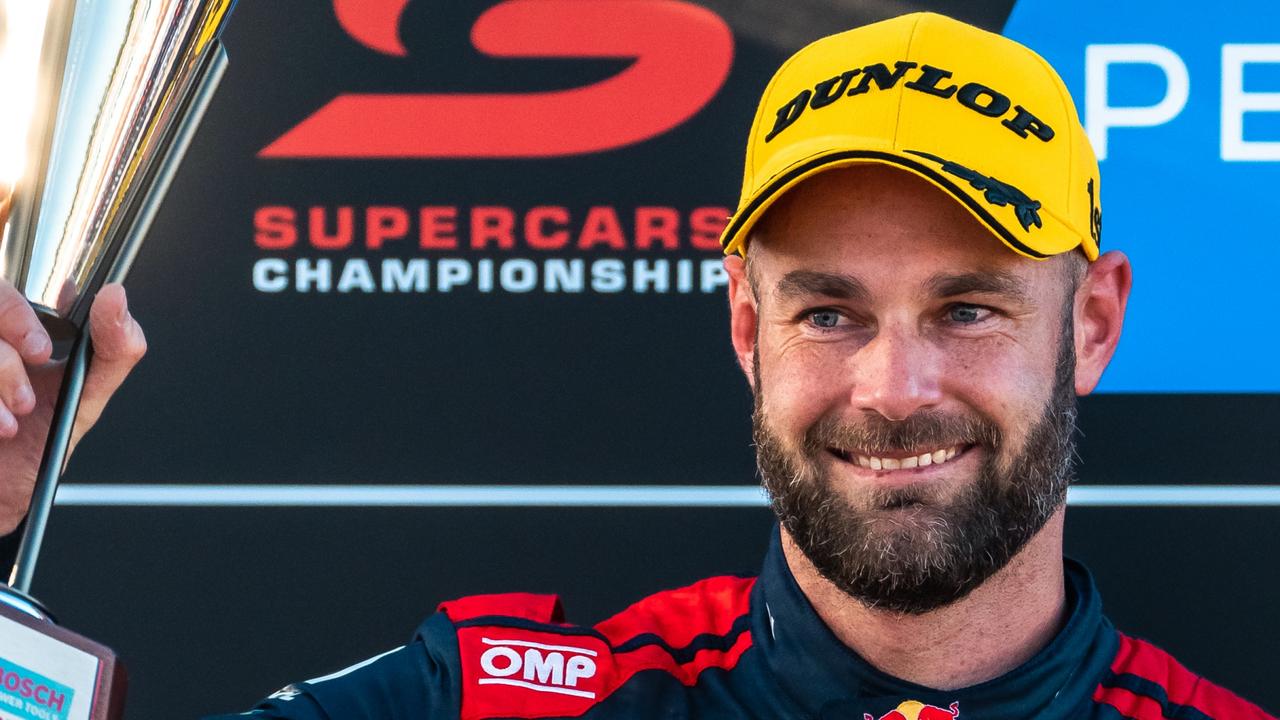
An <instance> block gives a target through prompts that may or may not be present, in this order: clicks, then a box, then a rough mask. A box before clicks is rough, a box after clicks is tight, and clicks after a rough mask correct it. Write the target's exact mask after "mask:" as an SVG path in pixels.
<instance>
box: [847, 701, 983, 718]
mask: <svg viewBox="0 0 1280 720" xmlns="http://www.w3.org/2000/svg"><path fill="white" fill-rule="evenodd" d="M958 717H960V703H958V702H953V703H951V707H950V708H949V709H944V708H940V707H938V706H936V705H925V704H924V703H922V702H916V701H915V700H908V701H906V702H904V703H902V704H901V705H899V706H898V707H896V708H894V709H893V710H890V711H889V712H887V713H885V714H884V715H881V716H880V717H878V718H877V717H872V715H871V713H863V714H862V718H863V720H953V719H954V718H958Z"/></svg>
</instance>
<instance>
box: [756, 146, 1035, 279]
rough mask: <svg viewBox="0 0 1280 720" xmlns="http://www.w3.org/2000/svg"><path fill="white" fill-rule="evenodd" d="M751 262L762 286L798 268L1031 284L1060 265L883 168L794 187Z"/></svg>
mask: <svg viewBox="0 0 1280 720" xmlns="http://www.w3.org/2000/svg"><path fill="white" fill-rule="evenodd" d="M747 256H748V258H749V259H750V262H751V264H752V271H753V273H755V277H757V279H759V280H765V279H766V278H768V277H770V276H772V277H773V281H774V282H776V280H777V278H778V277H781V273H785V272H788V271H790V270H794V269H797V268H805V269H816V270H822V271H826V272H839V273H844V274H849V275H856V276H860V277H862V276H870V277H872V278H874V277H876V276H878V275H883V274H885V273H891V274H892V275H893V276H894V277H896V278H898V279H899V280H907V279H908V278H911V277H914V276H917V275H918V276H919V278H920V279H923V278H927V277H930V276H936V275H937V274H939V273H954V272H982V271H987V272H1000V273H1013V274H1017V275H1019V276H1024V277H1026V278H1027V279H1028V280H1032V279H1035V278H1037V277H1040V276H1044V277H1047V276H1049V275H1056V273H1053V272H1052V271H1051V268H1050V266H1053V265H1055V264H1056V263H1054V262H1052V261H1035V260H1031V259H1029V258H1024V257H1022V256H1020V255H1018V254H1016V253H1014V252H1012V251H1011V250H1009V249H1008V248H1006V247H1005V246H1004V245H1003V244H1002V243H1001V242H1000V240H999V239H997V238H996V237H995V235H993V234H992V233H991V232H990V231H989V230H988V229H987V228H985V227H983V226H982V225H981V224H980V223H979V221H978V220H977V219H976V218H974V217H973V216H972V215H970V214H969V212H968V211H967V210H965V209H964V208H963V207H962V206H961V205H960V203H958V202H956V201H955V200H954V199H953V198H951V197H949V196H947V195H946V194H945V193H944V192H943V191H942V190H939V189H938V188H936V187H934V186H933V185H932V184H930V183H929V182H927V181H925V180H924V179H922V178H919V177H917V176H915V175H913V174H911V173H909V172H906V171H904V170H899V169H895V168H890V167H887V166H883V165H865V166H855V167H852V168H842V169H837V170H831V171H828V172H825V173H821V174H819V175H816V176H814V177H812V178H810V179H809V180H806V181H805V182H803V183H801V184H800V185H798V186H796V187H795V188H793V189H792V190H791V191H790V192H788V193H787V194H786V195H784V196H783V197H782V198H779V200H778V202H777V203H775V204H774V206H773V207H771V208H770V209H769V211H768V212H767V213H766V214H765V216H764V217H763V218H762V219H761V222H760V223H759V224H758V225H757V229H756V231H755V232H754V233H753V235H752V240H751V244H750V247H749V248H748V251H747ZM1034 284H1035V285H1041V284H1042V283H1034Z"/></svg>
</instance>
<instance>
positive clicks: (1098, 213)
mask: <svg viewBox="0 0 1280 720" xmlns="http://www.w3.org/2000/svg"><path fill="white" fill-rule="evenodd" d="M1086 189H1087V190H1088V191H1089V234H1090V235H1092V236H1093V242H1094V243H1096V244H1097V246H1098V248H1099V249H1101V248H1102V208H1101V207H1100V206H1099V204H1098V200H1099V198H1098V197H1097V196H1095V195H1094V194H1093V178H1089V185H1088V186H1087V187H1086Z"/></svg>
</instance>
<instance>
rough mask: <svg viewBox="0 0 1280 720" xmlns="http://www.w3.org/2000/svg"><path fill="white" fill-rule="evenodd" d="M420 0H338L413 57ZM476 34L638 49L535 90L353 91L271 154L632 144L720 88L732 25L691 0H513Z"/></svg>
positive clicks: (495, 41)
mask: <svg viewBox="0 0 1280 720" xmlns="http://www.w3.org/2000/svg"><path fill="white" fill-rule="evenodd" d="M408 4H409V0H333V5H334V11H335V13H336V14H337V17H338V22H339V23H340V24H341V25H342V27H343V29H345V30H346V31H347V33H348V34H350V35H351V36H352V37H353V38H355V39H356V40H358V41H359V42H360V43H361V44H363V45H365V46H366V47H368V48H370V49H372V50H375V51H377V52H379V53H382V54H385V55H391V56H398V57H404V56H407V55H408V51H407V50H406V49H405V47H404V45H403V44H402V43H401V42H400V38H399V24H400V17H401V15H402V14H403V12H404V10H405V8H406V6H408ZM471 42H472V44H473V45H475V47H476V49H477V50H479V51H480V52H482V53H485V54H487V55H491V56H494V57H502V58H547V57H556V58H633V59H634V60H635V62H633V63H632V64H631V65H630V66H629V67H627V69H626V70H623V71H622V72H620V73H618V74H617V75H615V76H613V77H610V78H608V79H606V80H603V81H601V82H598V83H595V84H592V85H587V86H583V87H578V88H573V89H570V90H557V91H553V92H536V93H513V94H491V93H466V94H463V93H441V94H427V93H418V94H360V93H344V94H341V95H339V96H337V97H336V98H334V99H333V100H332V101H330V102H329V103H328V104H326V105H325V106H323V107H322V108H320V109H319V110H318V111H316V112H315V113H314V114H313V115H311V116H310V117H308V118H307V119H305V120H303V121H302V122H301V123H299V124H298V125H296V126H295V127H293V128H292V129H291V130H289V131H288V132H286V133H285V134H284V135H283V136H281V137H280V138H279V139H277V140H276V141H275V142H273V143H271V144H270V145H268V146H267V147H266V148H264V149H263V150H262V151H261V152H260V153H259V157H268V158H339V157H341V158H390V157H410V158H534V157H554V156H564V155H578V154H583V153H591V152H599V151H603V150H610V149H613V148H619V147H625V146H627V145H631V144H634V143H638V142H641V141H643V140H647V139H649V138H652V137H655V136H657V135H660V134H662V133H664V132H667V131H668V130H671V129H672V128H675V127H677V126H679V125H680V124H681V123H683V122H685V121H686V120H688V119H689V118H691V117H692V116H693V115H695V114H696V113H697V112H698V111H699V110H701V109H702V108H703V107H705V106H706V104H707V103H708V102H710V101H711V99H712V98H713V97H715V95H716V93H717V92H719V90H720V88H721V87H722V86H723V85H724V82H725V79H726V78H727V77H728V74H729V68H730V66H731V65H732V64H733V33H732V31H730V29H729V27H728V25H726V24H725V22H724V20H722V19H721V18H720V17H719V16H718V15H716V14H715V13H713V12H711V11H710V10H707V9H705V8H702V7H699V6H697V5H693V4H690V3H687V2H682V1H680V0H589V1H588V0H504V2H500V3H499V4H497V5H495V6H494V7H492V8H490V9H489V10H487V11H485V12H484V14H482V15H481V16H480V18H479V19H478V20H476V23H475V25H474V26H473V27H472V29H471Z"/></svg>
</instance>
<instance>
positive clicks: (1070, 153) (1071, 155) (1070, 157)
mask: <svg viewBox="0 0 1280 720" xmlns="http://www.w3.org/2000/svg"><path fill="white" fill-rule="evenodd" d="M1027 49H1028V50H1031V49H1030V48H1027ZM1031 56H1032V57H1034V58H1035V59H1036V60H1039V61H1040V66H1041V67H1043V68H1044V69H1045V70H1046V71H1047V72H1048V73H1049V77H1050V78H1053V79H1056V80H1057V82H1056V83H1054V84H1055V85H1056V86H1057V90H1058V102H1061V103H1062V107H1063V108H1071V109H1072V111H1073V112H1075V114H1076V115H1077V117H1076V118H1075V122H1076V123H1079V122H1080V118H1079V111H1077V110H1076V109H1075V107H1076V105H1075V102H1074V101H1073V100H1072V98H1071V96H1070V95H1067V94H1065V93H1066V92H1067V86H1066V84H1065V83H1063V82H1062V78H1061V77H1059V76H1058V73H1057V71H1055V70H1054V69H1053V66H1052V65H1050V64H1049V61H1048V60H1045V59H1044V58H1043V57H1041V56H1040V53H1038V52H1036V51H1034V50H1031ZM1071 120H1072V118H1070V117H1068V118H1067V122H1066V126H1067V127H1066V128H1065V130H1066V134H1067V137H1066V140H1067V204H1068V205H1070V203H1071V197H1072V193H1071V183H1072V182H1074V181H1075V177H1074V174H1075V165H1076V152H1075V147H1076V144H1075V132H1076V129H1075V127H1074V126H1073V123H1072V122H1071ZM1074 211H1075V208H1073V207H1068V208H1067V214H1068V215H1070V214H1071V213H1072V212H1074ZM1067 227H1071V225H1067ZM1082 240H1083V238H1082Z"/></svg>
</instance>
